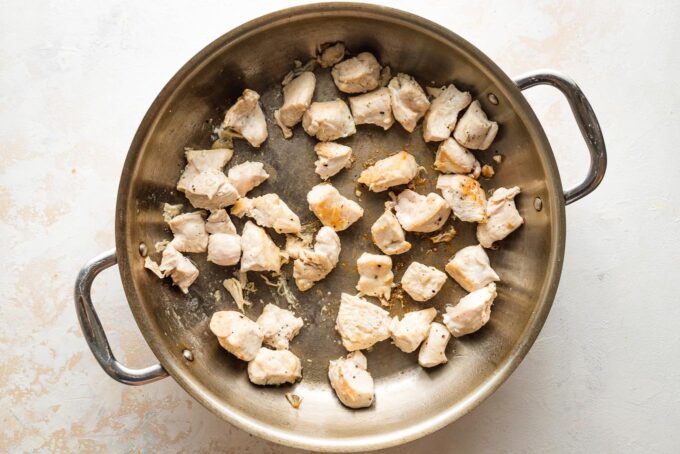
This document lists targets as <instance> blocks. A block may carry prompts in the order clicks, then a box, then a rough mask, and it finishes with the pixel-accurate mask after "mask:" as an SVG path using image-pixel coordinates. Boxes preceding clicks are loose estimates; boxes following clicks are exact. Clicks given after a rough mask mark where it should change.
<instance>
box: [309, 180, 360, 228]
mask: <svg viewBox="0 0 680 454" xmlns="http://www.w3.org/2000/svg"><path fill="white" fill-rule="evenodd" d="M307 203H309V209H310V210H312V212H313V213H314V214H315V215H316V217H317V218H319V220H320V221H321V223H322V224H323V225H327V226H329V227H333V229H335V231H336V232H339V231H341V230H345V229H346V228H348V227H349V226H350V225H352V224H354V223H355V222H356V221H357V220H358V219H359V218H361V217H362V216H363V215H364V210H363V208H361V206H360V205H359V204H358V203H356V202H355V201H353V200H350V199H348V198H347V197H345V196H343V195H342V194H340V192H338V190H337V189H335V187H334V186H331V185H330V184H317V185H316V186H314V187H313V188H312V189H311V191H309V193H307Z"/></svg>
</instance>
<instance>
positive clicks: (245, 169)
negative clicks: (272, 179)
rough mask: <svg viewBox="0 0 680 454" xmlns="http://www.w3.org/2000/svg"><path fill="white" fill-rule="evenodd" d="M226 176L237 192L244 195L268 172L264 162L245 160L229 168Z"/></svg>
mask: <svg viewBox="0 0 680 454" xmlns="http://www.w3.org/2000/svg"><path fill="white" fill-rule="evenodd" d="M227 178H228V179H229V183H231V184H232V186H234V187H235V188H236V190H237V191H238V194H239V195H240V196H241V197H244V196H245V195H246V194H247V193H248V192H250V190H252V189H253V188H255V187H256V186H259V185H260V184H262V182H263V181H264V180H266V179H267V178H269V174H268V173H267V172H265V170H264V164H262V163H261V162H251V161H246V162H243V163H241V164H239V165H235V166H234V167H232V168H231V169H229V172H227Z"/></svg>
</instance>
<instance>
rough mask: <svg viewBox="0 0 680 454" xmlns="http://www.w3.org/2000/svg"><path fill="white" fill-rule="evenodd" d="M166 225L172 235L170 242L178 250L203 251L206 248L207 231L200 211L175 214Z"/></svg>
mask: <svg viewBox="0 0 680 454" xmlns="http://www.w3.org/2000/svg"><path fill="white" fill-rule="evenodd" d="M168 225H169V226H170V230H172V233H173V235H174V238H173V239H172V241H171V242H170V244H172V245H173V246H174V247H175V249H177V250H178V251H179V252H205V251H206V249H207V248H208V232H206V230H205V221H204V220H203V212H202V211H194V212H193V213H184V214H180V215H179V216H175V217H174V218H172V219H170V221H168Z"/></svg>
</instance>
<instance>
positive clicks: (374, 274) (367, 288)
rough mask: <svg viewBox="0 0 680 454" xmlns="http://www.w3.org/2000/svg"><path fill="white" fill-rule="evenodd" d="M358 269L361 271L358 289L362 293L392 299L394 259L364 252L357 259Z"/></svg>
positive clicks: (385, 299) (381, 298)
mask: <svg viewBox="0 0 680 454" xmlns="http://www.w3.org/2000/svg"><path fill="white" fill-rule="evenodd" d="M357 271H359V283H358V284H357V290H358V291H359V294H360V295H368V296H375V297H376V298H380V300H381V301H387V300H389V299H390V295H391V293H392V286H393V283H394V274H393V273H392V259H391V258H390V257H389V256H387V255H380V254H369V253H368V252H364V253H363V254H361V256H360V257H359V258H358V259H357Z"/></svg>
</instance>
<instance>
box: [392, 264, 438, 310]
mask: <svg viewBox="0 0 680 454" xmlns="http://www.w3.org/2000/svg"><path fill="white" fill-rule="evenodd" d="M445 282H446V274H445V273H444V272H442V271H439V270H438V269H437V268H435V267H433V266H427V265H423V264H422V263H418V262H412V263H411V264H410V265H409V266H408V268H406V271H405V272H404V275H403V276H402V277H401V288H403V289H404V291H405V292H406V293H408V294H409V296H410V297H411V298H413V299H414V300H416V301H427V300H430V299H432V298H434V296H435V295H436V294H437V293H439V291H440V290H441V289H442V286H443V285H444V283H445Z"/></svg>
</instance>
